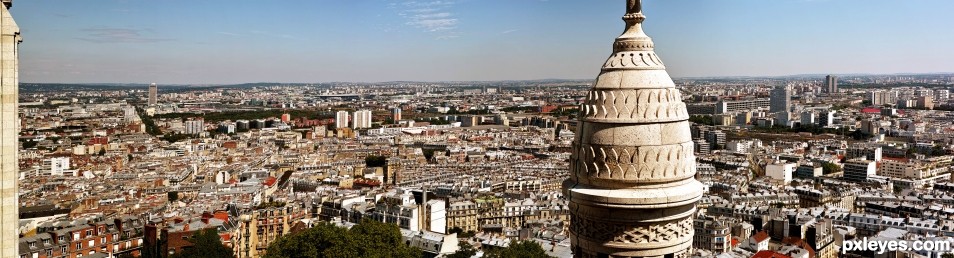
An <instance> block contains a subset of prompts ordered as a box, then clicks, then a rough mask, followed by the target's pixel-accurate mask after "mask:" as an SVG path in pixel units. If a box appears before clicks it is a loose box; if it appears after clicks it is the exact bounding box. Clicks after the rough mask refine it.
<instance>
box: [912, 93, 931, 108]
mask: <svg viewBox="0 0 954 258" xmlns="http://www.w3.org/2000/svg"><path fill="white" fill-rule="evenodd" d="M916 101H917V105H918V108H923V109H934V97H933V96H930V95H929V96H921V97H918V98H917V100H916Z"/></svg>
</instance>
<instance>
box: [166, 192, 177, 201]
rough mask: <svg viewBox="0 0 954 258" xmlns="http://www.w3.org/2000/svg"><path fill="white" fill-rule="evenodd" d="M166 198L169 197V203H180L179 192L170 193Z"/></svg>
mask: <svg viewBox="0 0 954 258" xmlns="http://www.w3.org/2000/svg"><path fill="white" fill-rule="evenodd" d="M166 197H168V199H169V202H174V201H178V200H179V192H176V191H172V192H168V193H166Z"/></svg>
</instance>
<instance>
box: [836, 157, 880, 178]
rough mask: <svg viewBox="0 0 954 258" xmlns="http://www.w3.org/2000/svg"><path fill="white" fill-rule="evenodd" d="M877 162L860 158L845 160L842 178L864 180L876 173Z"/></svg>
mask: <svg viewBox="0 0 954 258" xmlns="http://www.w3.org/2000/svg"><path fill="white" fill-rule="evenodd" d="M877 170H878V168H877V162H875V161H873V160H865V159H862V158H858V159H852V160H849V161H847V162H845V168H844V171H845V174H844V179H845V180H847V181H852V182H865V181H868V178H870V177H872V176H874V175H875V174H876V173H877Z"/></svg>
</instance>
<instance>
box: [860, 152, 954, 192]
mask: <svg viewBox="0 0 954 258" xmlns="http://www.w3.org/2000/svg"><path fill="white" fill-rule="evenodd" d="M951 160H952V156H942V157H936V158H930V159H926V160H910V161H900V160H884V161H883V162H881V167H880V168H878V175H880V176H886V177H890V178H891V179H892V181H894V182H896V183H895V184H896V185H900V186H902V187H904V188H922V187H926V186H931V185H934V183H936V182H937V181H943V179H948V178H949V177H950V166H951Z"/></svg>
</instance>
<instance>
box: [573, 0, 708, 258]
mask: <svg viewBox="0 0 954 258" xmlns="http://www.w3.org/2000/svg"><path fill="white" fill-rule="evenodd" d="M626 7H627V8H626V15H624V16H623V20H624V21H626V30H625V32H623V35H621V36H619V37H618V38H616V42H615V43H614V44H613V54H612V55H611V56H610V57H609V60H607V61H606V63H605V64H604V65H603V69H602V71H601V72H600V75H599V77H598V78H597V80H596V83H595V84H594V85H593V88H592V89H591V90H590V91H589V93H588V94H587V97H586V101H585V102H584V103H583V106H582V107H581V108H582V109H581V111H580V125H579V128H578V131H577V138H576V139H575V141H574V142H573V153H572V156H571V158H570V179H568V180H566V181H565V182H564V183H563V189H564V193H565V195H566V197H567V198H568V199H569V200H570V217H571V221H570V228H571V230H570V231H571V240H572V245H573V247H572V248H573V254H574V256H576V257H660V258H662V257H689V255H690V252H691V250H690V249H691V247H692V237H693V227H692V222H693V220H692V218H693V214H694V213H695V211H696V202H697V201H698V200H699V199H700V198H701V197H702V184H701V183H699V181H696V180H695V179H694V175H695V172H696V164H695V157H694V156H693V142H692V137H691V135H690V131H689V122H688V119H689V114H688V112H687V111H686V105H685V104H684V103H682V97H681V94H680V92H679V90H678V89H676V87H675V84H674V83H673V81H672V78H670V77H669V74H668V73H666V70H665V69H666V68H665V66H664V65H663V63H662V61H660V59H659V57H658V56H657V55H656V53H655V52H654V51H653V41H652V39H650V38H649V36H647V35H646V34H645V33H643V29H642V22H643V20H645V19H646V16H644V15H643V12H642V4H641V1H640V0H628V1H627V5H626Z"/></svg>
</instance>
